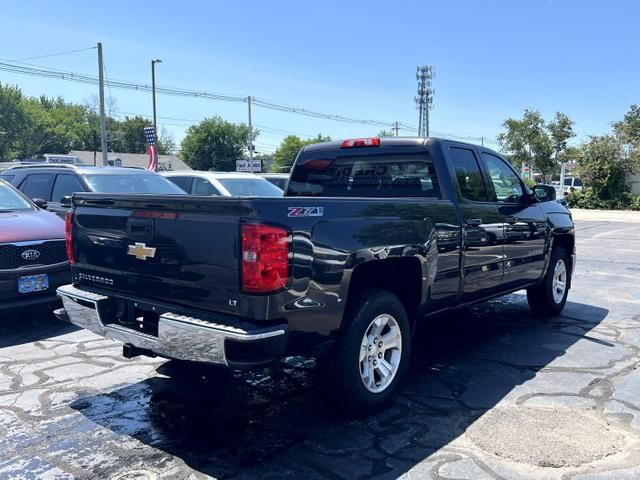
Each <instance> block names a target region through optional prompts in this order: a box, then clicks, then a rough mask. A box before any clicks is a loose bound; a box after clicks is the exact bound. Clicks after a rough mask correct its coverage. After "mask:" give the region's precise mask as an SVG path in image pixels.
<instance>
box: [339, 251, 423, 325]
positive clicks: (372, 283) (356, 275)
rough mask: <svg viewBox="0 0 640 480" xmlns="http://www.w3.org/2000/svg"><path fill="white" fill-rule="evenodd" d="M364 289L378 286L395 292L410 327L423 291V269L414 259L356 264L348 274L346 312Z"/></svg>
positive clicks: (395, 259)
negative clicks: (349, 277)
mask: <svg viewBox="0 0 640 480" xmlns="http://www.w3.org/2000/svg"><path fill="white" fill-rule="evenodd" d="M367 288H381V289H384V290H387V291H389V292H391V293H393V294H394V295H396V296H397V297H398V298H399V299H400V301H401V302H402V304H403V305H404V308H405V310H406V311H407V316H408V318H409V321H410V323H411V326H412V327H413V322H414V317H415V315H416V313H417V312H418V308H419V307H420V295H421V293H422V269H421V268H420V261H419V260H418V259H417V258H411V257H405V258H393V259H388V260H375V261H371V262H366V263H363V264H361V265H358V266H357V267H356V268H355V269H354V270H353V273H352V274H351V281H350V283H349V294H348V297H347V307H346V309H345V312H348V311H349V307H350V306H351V305H353V303H355V302H357V300H358V298H359V297H360V293H361V292H362V291H363V290H365V289H367Z"/></svg>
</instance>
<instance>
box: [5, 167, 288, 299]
mask: <svg viewBox="0 0 640 480" xmlns="http://www.w3.org/2000/svg"><path fill="white" fill-rule="evenodd" d="M282 177H283V175H278V176H277V179H278V180H281V178H282ZM284 177H285V179H286V177H287V175H284ZM269 179H270V180H274V179H275V177H274V178H271V177H269ZM83 192H93V193H102V194H107V195H108V194H127V193H131V194H134V193H136V194H138V193H141V194H158V195H185V194H191V195H204V196H238V197H241V196H242V197H244V196H250V197H254V196H260V197H273V196H282V193H283V192H282V190H281V189H280V188H278V187H277V186H275V185H274V184H273V183H272V182H270V181H267V180H266V179H265V178H262V177H261V176H258V175H254V174H249V173H225V172H197V171H183V172H166V173H163V174H162V175H159V174H156V173H154V172H149V171H147V170H143V169H139V168H125V167H93V166H76V165H57V164H46V165H41V164H37V165H20V166H15V167H12V168H9V169H6V170H4V171H3V172H2V173H1V174H0V312H3V311H5V312H6V311H9V310H15V309H19V308H25V307H42V308H51V307H52V306H53V305H55V304H56V303H57V302H58V299H57V297H56V293H55V292H56V288H57V287H59V286H60V285H63V284H66V283H69V281H70V280H71V271H70V267H69V262H68V257H67V255H68V252H67V250H66V246H65V222H64V221H63V219H65V217H66V214H67V212H68V211H69V209H70V208H71V206H72V203H71V199H72V196H73V194H74V193H83ZM56 215H57V217H56Z"/></svg>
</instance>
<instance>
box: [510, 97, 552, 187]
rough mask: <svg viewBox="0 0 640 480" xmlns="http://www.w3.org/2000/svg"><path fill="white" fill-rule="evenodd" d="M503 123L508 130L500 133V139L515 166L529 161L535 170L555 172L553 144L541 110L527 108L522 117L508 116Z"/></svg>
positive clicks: (546, 173) (547, 172) (548, 172)
mask: <svg viewBox="0 0 640 480" xmlns="http://www.w3.org/2000/svg"><path fill="white" fill-rule="evenodd" d="M502 125H503V126H504V128H505V129H506V132H504V133H501V134H500V135H498V141H499V142H500V145H501V147H502V149H503V150H504V151H505V152H506V153H507V154H508V156H509V159H510V160H511V162H512V163H513V164H514V165H515V166H517V167H521V166H522V164H523V163H527V164H529V165H530V166H531V169H532V171H534V172H540V173H542V174H543V175H548V174H551V173H553V171H554V170H555V164H554V160H553V158H552V153H553V145H552V142H551V138H550V137H549V134H548V133H547V127H546V124H545V121H544V119H543V118H542V115H540V112H538V111H536V110H528V109H527V110H525V111H524V115H523V116H522V119H516V118H508V119H507V120H505V121H504V123H503V124H502Z"/></svg>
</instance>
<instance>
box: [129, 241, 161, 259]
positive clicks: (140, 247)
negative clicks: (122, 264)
mask: <svg viewBox="0 0 640 480" xmlns="http://www.w3.org/2000/svg"><path fill="white" fill-rule="evenodd" d="M127 255H133V256H134V257H136V258H137V259H138V260H146V259H147V257H148V258H153V257H154V256H155V255H156V249H155V248H154V247H147V245H146V244H144V243H138V242H136V244H135V245H129V251H128V252H127Z"/></svg>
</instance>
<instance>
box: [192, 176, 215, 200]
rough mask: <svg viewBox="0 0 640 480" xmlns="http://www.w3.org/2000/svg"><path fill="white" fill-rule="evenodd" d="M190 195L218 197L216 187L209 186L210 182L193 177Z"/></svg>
mask: <svg viewBox="0 0 640 480" xmlns="http://www.w3.org/2000/svg"><path fill="white" fill-rule="evenodd" d="M191 193H192V194H193V195H206V196H210V195H220V192H219V191H218V189H217V188H216V187H214V186H213V185H211V182H210V181H208V180H205V179H204V178H198V177H195V178H194V179H193V185H192V186H191Z"/></svg>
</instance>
